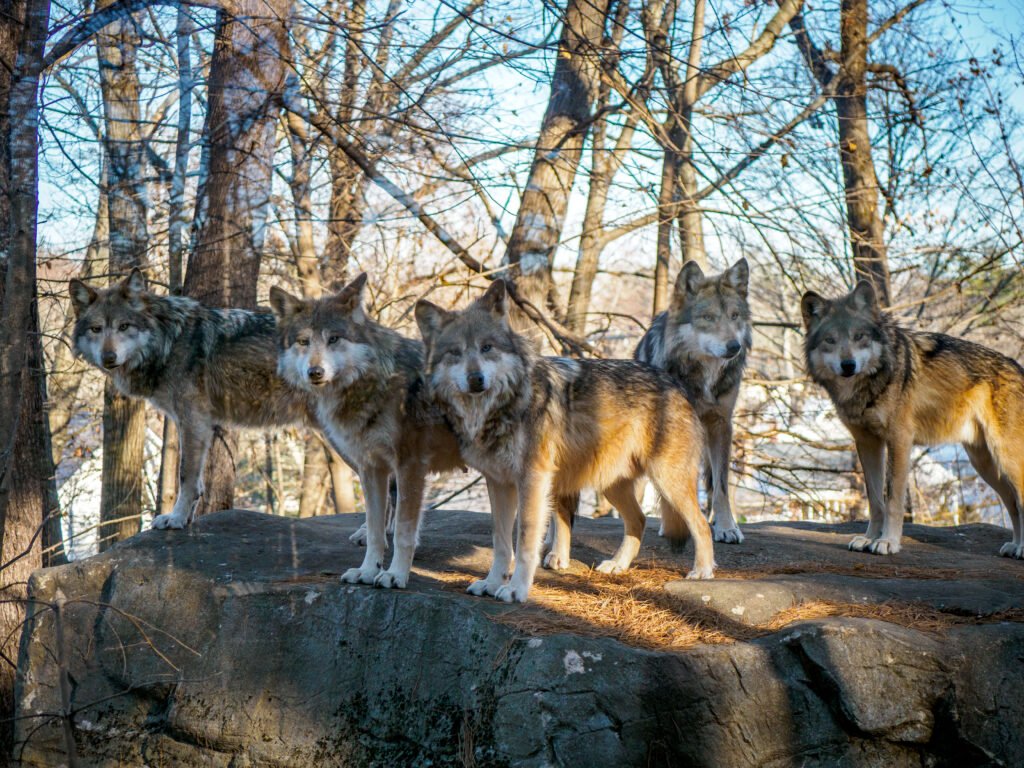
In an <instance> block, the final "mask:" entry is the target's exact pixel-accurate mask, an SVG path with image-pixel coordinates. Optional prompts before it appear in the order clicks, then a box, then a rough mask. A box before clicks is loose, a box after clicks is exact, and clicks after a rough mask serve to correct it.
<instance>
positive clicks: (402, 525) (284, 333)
mask: <svg viewBox="0 0 1024 768" xmlns="http://www.w3.org/2000/svg"><path fill="white" fill-rule="evenodd" d="M365 289H366V275H365V273H364V274H361V275H359V276H358V277H357V278H356V279H355V280H353V281H352V282H351V283H350V284H348V285H347V286H345V287H344V288H342V289H341V290H340V291H339V292H337V293H335V294H331V295H328V296H325V297H323V298H320V299H317V300H308V301H304V300H302V299H299V298H296V297H295V296H292V295H290V294H289V293H287V292H286V291H283V290H281V289H279V288H272V289H271V292H270V303H271V306H272V307H273V309H274V312H275V314H276V315H277V317H278V321H279V326H280V334H279V342H280V346H279V357H278V372H279V373H280V375H281V377H282V378H283V379H284V380H285V381H287V382H288V383H289V384H290V385H291V386H293V387H295V388H296V389H297V390H298V391H300V392H302V393H304V394H305V395H307V396H309V397H310V398H311V399H312V402H313V407H314V411H315V414H316V421H317V423H318V424H319V425H320V427H321V429H322V430H323V432H324V434H325V435H326V436H327V439H328V440H329V441H330V442H331V444H332V446H334V448H335V450H337V451H338V453H340V454H342V455H343V456H347V457H351V460H352V461H353V462H354V466H355V467H356V471H357V472H358V474H359V479H360V482H361V483H362V486H363V493H364V495H365V498H366V553H365V556H364V558H363V563H362V565H360V566H359V567H358V568H351V569H349V570H348V571H346V572H345V573H344V574H343V575H342V580H343V581H346V582H349V583H353V584H355V583H360V582H361V583H364V584H375V585H376V586H379V587H385V588H391V587H397V588H404V587H405V586H406V585H407V583H408V580H409V571H410V569H411V568H412V561H413V556H414V553H415V550H416V543H417V534H418V529H419V521H420V507H421V504H422V502H423V493H424V488H425V485H426V476H427V474H428V473H431V472H447V471H450V470H453V469H457V468H462V467H464V463H463V461H462V458H461V457H460V455H459V444H458V441H457V440H456V439H455V435H454V434H453V433H452V430H451V429H450V428H449V427H448V426H447V424H446V423H445V420H444V417H443V415H442V414H441V413H440V411H438V410H437V408H436V407H434V406H432V405H431V403H430V402H429V399H428V397H427V396H426V395H427V392H426V387H425V383H424V381H423V344H422V343H421V342H419V341H414V340H412V339H407V338H405V337H403V336H401V335H400V334H398V333H396V332H395V331H392V330H390V329H389V328H385V327H384V326H382V325H381V324H379V323H377V322H375V321H374V320H372V319H371V318H370V317H368V316H367V314H366V311H365V309H364V302H363V294H364V292H365ZM392 474H393V475H394V477H395V480H396V483H397V490H398V499H397V504H396V512H395V533H394V542H395V552H394V555H393V557H392V560H391V565H390V567H389V568H388V569H387V570H384V555H385V550H386V548H387V533H386V527H387V507H388V478H389V476H391V475H392Z"/></svg>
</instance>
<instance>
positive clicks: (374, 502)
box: [341, 466, 389, 584]
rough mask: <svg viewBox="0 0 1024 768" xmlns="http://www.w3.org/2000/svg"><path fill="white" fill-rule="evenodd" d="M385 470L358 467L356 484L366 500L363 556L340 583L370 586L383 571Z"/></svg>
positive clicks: (386, 476) (386, 493)
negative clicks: (359, 486)
mask: <svg viewBox="0 0 1024 768" xmlns="http://www.w3.org/2000/svg"><path fill="white" fill-rule="evenodd" d="M388 474H389V472H388V468H387V467H383V466H370V467H361V468H360V470H359V481H360V482H361V483H362V486H363V494H364V495H365V497H366V554H365V555H364V556H363V563H362V565H360V566H359V567H358V568H349V569H348V570H347V571H345V573H343V574H342V575H341V580H342V581H344V582H347V583H349V584H373V582H374V580H375V579H376V578H377V574H378V573H380V572H381V570H382V569H383V568H384V553H385V551H386V550H387V533H386V532H385V529H386V527H387V519H386V518H387V503H388V500H387V495H388Z"/></svg>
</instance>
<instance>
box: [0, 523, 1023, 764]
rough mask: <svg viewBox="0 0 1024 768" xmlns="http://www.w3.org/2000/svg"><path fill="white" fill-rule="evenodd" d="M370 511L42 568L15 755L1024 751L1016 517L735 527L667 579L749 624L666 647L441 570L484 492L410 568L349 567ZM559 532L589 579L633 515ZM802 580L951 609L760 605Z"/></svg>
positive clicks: (724, 618)
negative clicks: (798, 609)
mask: <svg viewBox="0 0 1024 768" xmlns="http://www.w3.org/2000/svg"><path fill="white" fill-rule="evenodd" d="M358 522H359V521H358V519H357V518H355V517H347V516H346V517H333V518H318V519H313V520H291V519H285V518H280V517H270V516H267V515H261V514H257V513H253V512H244V511H238V510H232V511H228V512H222V513H218V514H215V515H211V516H209V517H206V518H202V519H200V520H199V521H198V523H197V524H196V525H194V526H193V527H192V528H191V529H190V530H188V531H183V532H182V531H148V532H146V533H143V534H141V535H139V536H136V537H135V538H133V539H131V540H130V541H128V542H125V543H123V544H121V545H119V546H116V547H114V548H113V549H111V550H109V551H107V552H105V553H104V554H102V555H100V556H97V557H94V558H91V559H88V560H85V561H82V562H79V563H74V564H71V565H67V566H62V567H59V568H52V569H47V570H42V571H39V572H38V573H36V574H35V575H34V577H33V579H32V582H31V594H32V597H33V600H34V601H35V602H34V605H33V607H32V618H31V620H30V621H29V623H28V624H27V626H26V629H25V632H24V636H23V639H22V646H21V655H20V658H19V672H20V677H19V684H18V691H17V696H18V717H19V719H18V721H17V731H18V738H19V741H20V743H19V746H18V750H19V752H18V756H19V757H20V758H21V760H22V761H23V763H24V764H25V765H28V766H57V765H61V764H67V763H68V753H69V750H71V749H73V750H74V751H75V752H76V754H77V757H78V762H79V764H82V765H100V766H123V765H149V766H225V767H227V766H233V767H235V768H239V767H241V766H303V767H306V766H334V765H337V766H342V765H344V766H389V767H390V766H449V765H450V766H502V765H508V766H548V765H550V766H586V767H587V768H595V767H596V766H632V765H636V766H688V765H695V766H815V765H829V766H833V765H849V766H861V765H863V766H922V765H950V766H953V765H955V766H967V765H970V766H976V765H1021V764H1024V697H1022V696H1021V691H1024V624H1021V623H1014V622H1009V621H1000V620H999V618H1000V616H1003V617H1009V618H1015V617H1018V616H1020V615H1021V614H1020V609H1021V608H1022V607H1024V564H1022V563H1019V562H1011V561H1008V560H1006V559H1002V558H998V557H996V556H995V553H996V551H997V550H998V546H999V544H1000V543H1001V542H1002V541H1003V539H1004V538H1005V536H1006V532H1004V531H999V530H997V529H994V528H991V527H988V526H966V527H961V528H958V529H927V528H923V527H919V526H911V527H910V529H909V531H908V538H907V542H906V544H907V548H906V550H905V551H904V552H903V553H901V554H900V555H897V556H895V557H893V558H889V559H884V558H877V557H873V556H870V555H864V554H860V553H850V552H847V551H845V550H844V549H843V544H844V542H845V541H846V540H847V539H848V537H849V535H850V532H851V531H852V530H853V529H852V528H851V527H849V526H805V525H801V524H792V525H780V524H773V525H767V524H765V525H751V526H747V528H746V529H745V532H746V534H747V541H746V543H744V544H743V545H741V546H738V547H724V546H720V547H719V548H718V552H717V558H718V561H719V563H720V565H721V566H722V569H721V574H722V575H723V576H724V577H725V578H722V579H720V580H719V581H716V582H711V583H697V584H694V583H687V582H682V583H673V584H672V585H670V586H668V587H667V589H668V590H669V591H670V593H671V594H673V595H674V598H673V599H674V600H675V601H676V603H678V605H679V607H680V611H687V612H689V613H690V614H693V615H696V616H698V617H701V616H703V617H704V618H705V619H706V620H707V621H708V622H709V623H713V624H714V625H715V626H716V627H717V628H718V630H719V631H720V632H724V633H725V634H726V635H727V636H735V637H736V638H738V639H737V640H736V641H735V642H724V643H716V644H698V645H696V646H694V647H692V648H689V649H686V650H683V651H679V650H676V651H654V650H650V649H644V648H638V647H634V646H631V645H629V644H626V643H624V642H620V641H618V640H614V639H610V638H608V637H602V636H601V633H600V631H599V629H598V628H597V627H594V628H592V631H583V629H584V628H578V629H577V630H574V631H572V632H569V631H566V632H561V633H554V634H552V633H549V634H536V635H535V634H530V633H524V632H523V631H520V630H517V629H516V628H515V626H516V621H515V620H516V619H517V618H524V617H525V618H529V617H531V616H533V615H540V614H541V613H544V612H545V609H543V608H541V607H538V606H537V605H534V606H529V605H528V606H526V607H519V606H517V607H507V606H504V605H499V604H498V603H496V602H494V601H492V600H489V599H480V598H474V597H470V596H468V595H464V594H462V593H461V591H460V590H459V589H457V588H456V587H455V586H453V585H452V584H450V583H448V582H447V581H446V580H442V579H440V578H438V575H439V574H443V573H447V572H450V571H452V570H456V571H458V572H460V573H461V572H465V573H475V572H483V570H484V569H485V567H486V562H487V556H488V545H489V540H490V536H489V526H490V521H489V518H488V517H487V516H485V515H477V514H472V513H455V512H438V513H431V514H430V517H429V520H428V521H427V523H426V525H425V528H424V531H423V537H422V538H423V546H422V547H421V550H420V553H419V555H418V557H417V564H418V569H417V571H416V572H415V574H414V577H413V580H412V582H411V584H410V588H409V589H408V590H405V591H401V592H397V591H382V590H375V589H372V588H369V587H353V586H349V585H345V584H341V583H340V582H339V581H338V578H337V575H338V574H339V573H341V572H342V571H344V570H345V569H346V568H347V567H349V566H351V565H353V564H357V563H358V561H359V559H360V557H361V550H359V549H358V548H357V547H355V546H354V545H352V544H350V543H349V542H348V534H349V533H350V532H351V531H352V530H353V529H354V528H355V526H356V525H357V523H358ZM575 535H576V540H575V544H574V550H573V554H574V557H575V558H577V559H578V560H579V561H580V563H579V564H577V565H574V573H573V574H570V576H569V577H565V576H555V575H553V574H547V573H542V574H541V575H540V576H539V582H540V583H541V584H542V585H543V584H545V583H550V582H551V580H554V579H565V578H574V579H576V580H577V581H578V582H579V583H580V584H581V587H580V588H581V589H583V588H586V585H587V583H588V582H587V579H589V578H591V577H590V575H589V574H588V572H587V570H586V567H587V566H590V565H592V564H593V563H595V562H597V561H599V560H600V559H601V558H603V557H606V556H607V555H608V554H610V552H611V551H613V550H614V548H615V545H616V544H617V538H618V537H619V536H620V535H621V532H620V528H619V524H618V522H617V521H611V520H602V521H581V523H580V524H579V525H578V526H577V530H576V533H575ZM643 554H644V555H645V556H647V557H656V558H658V560H659V562H660V563H662V564H666V563H668V564H675V565H676V566H677V567H678V570H679V572H685V570H686V568H687V567H688V564H689V560H690V557H691V555H690V554H689V553H684V554H683V555H681V556H679V555H673V554H672V553H670V552H669V551H668V549H667V548H666V547H665V546H664V544H663V543H662V542H661V541H660V540H658V539H657V537H656V536H655V535H653V534H652V535H649V536H648V540H647V542H646V543H645V550H644V553H643ZM930 576H934V577H937V578H930ZM730 577H732V578H730ZM595 578H597V577H595ZM601 578H606V577H601ZM616 578H619V579H629V578H630V576H628V575H627V576H622V577H616ZM758 595H761V597H757V596H758ZM765 595H770V597H765ZM808 601H815V602H817V603H821V602H823V601H824V602H829V601H831V602H832V603H834V604H835V605H837V606H839V608H837V613H839V614H842V612H843V611H842V610H841V606H842V605H851V604H852V605H854V606H864V605H872V604H879V605H883V607H887V608H891V607H892V606H894V605H910V604H914V605H917V604H920V606H921V610H922V611H931V612H932V613H931V614H929V615H932V616H933V617H934V616H936V615H939V616H959V617H960V618H959V619H957V620H956V621H944V622H933V624H934V626H932V624H927V625H924V627H925V628H924V629H920V628H918V629H914V628H910V627H908V626H901V625H899V624H895V623H890V622H886V621H880V620H876V619H873V618H869V617H868V618H865V615H866V614H865V612H864V611H859V612H854V613H857V616H859V617H851V616H850V615H846V616H843V615H837V616H834V617H831V618H823V619H817V620H813V621H800V622H797V623H791V624H788V625H783V626H781V627H780V626H776V625H772V624H768V625H767V627H771V629H769V628H765V627H766V623H767V622H771V621H775V622H776V623H778V622H779V621H780V619H779V617H780V616H784V615H785V614H784V613H783V612H784V611H786V610H790V609H792V608H793V607H794V606H799V605H802V604H806V603H807V602H808ZM737 609H742V610H737ZM694 611H698V613H696V614H694V613H693V612H694ZM699 611H703V612H704V613H702V614H701V613H699ZM551 612H552V611H551V610H547V613H549V614H550V613H551ZM548 618H549V619H552V618H554V619H557V618H558V617H557V616H555V617H551V616H548ZM911 623H912V622H911ZM549 625H551V626H557V622H555V623H551V622H549ZM519 626H523V624H522V622H519ZM577 626H578V625H577ZM758 626H761V627H762V628H763V629H762V630H758V629H757V627H758ZM730 633H731V635H730ZM751 638H753V639H751Z"/></svg>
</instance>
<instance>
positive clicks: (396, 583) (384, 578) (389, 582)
mask: <svg viewBox="0 0 1024 768" xmlns="http://www.w3.org/2000/svg"><path fill="white" fill-rule="evenodd" d="M408 583H409V574H407V573H404V574H403V573H394V572H392V571H384V572H382V573H378V574H377V578H376V579H374V580H373V586H375V587H380V588H381V589H405V587H406V585H407V584H408Z"/></svg>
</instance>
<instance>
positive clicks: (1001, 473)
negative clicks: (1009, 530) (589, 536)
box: [964, 443, 1024, 560]
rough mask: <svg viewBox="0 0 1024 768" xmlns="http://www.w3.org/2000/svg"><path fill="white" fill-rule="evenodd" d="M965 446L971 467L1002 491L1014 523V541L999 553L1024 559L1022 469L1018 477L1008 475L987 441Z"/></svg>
mask: <svg viewBox="0 0 1024 768" xmlns="http://www.w3.org/2000/svg"><path fill="white" fill-rule="evenodd" d="M964 449H965V450H966V451H967V457H968V458H969V459H970V460H971V466H972V467H974V469H975V471H976V472H977V473H978V474H979V475H980V476H981V479H982V480H984V481H985V482H986V483H988V484H989V485H990V486H991V487H992V490H994V491H995V492H996V493H997V494H999V498H1000V499H1001V500H1002V502H1003V504H1004V505H1005V507H1006V512H1007V514H1009V516H1010V522H1011V524H1012V525H1013V540H1012V541H1008V542H1006V543H1005V544H1003V545H1002V546H1001V547H1000V548H999V554H1000V555H1002V556H1003V557H1015V558H1017V559H1018V560H1020V559H1024V541H1022V532H1024V530H1022V529H1024V519H1022V514H1024V507H1022V504H1021V499H1022V498H1024V496H1022V491H1024V487H1022V481H1024V478H1022V477H1021V475H1022V472H1021V471H1020V470H1018V471H1017V473H1016V474H1017V477H1016V478H1012V477H1010V476H1008V474H1007V472H1006V471H1005V470H1004V469H1002V468H1001V467H1002V466H1005V465H1003V464H1002V463H1001V462H999V461H997V460H996V457H995V456H993V455H992V450H991V446H990V445H988V444H987V443H982V444H981V445H967V444H965V445H964ZM1011 466H1012V465H1011ZM1011 471H1012V470H1011Z"/></svg>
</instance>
